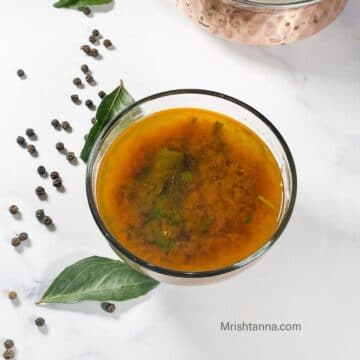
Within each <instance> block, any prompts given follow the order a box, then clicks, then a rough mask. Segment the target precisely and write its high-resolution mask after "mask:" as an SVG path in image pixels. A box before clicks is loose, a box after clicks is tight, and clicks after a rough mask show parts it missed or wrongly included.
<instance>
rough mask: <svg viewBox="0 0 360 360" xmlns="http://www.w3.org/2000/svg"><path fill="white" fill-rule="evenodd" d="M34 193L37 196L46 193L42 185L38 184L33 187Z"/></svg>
mask: <svg viewBox="0 0 360 360" xmlns="http://www.w3.org/2000/svg"><path fill="white" fill-rule="evenodd" d="M35 193H36V195H37V196H39V197H43V196H45V195H46V192H45V189H44V188H43V187H42V186H38V187H37V188H36V189H35Z"/></svg>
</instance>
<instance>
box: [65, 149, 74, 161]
mask: <svg viewBox="0 0 360 360" xmlns="http://www.w3.org/2000/svg"><path fill="white" fill-rule="evenodd" d="M66 159H67V160H68V161H70V162H72V161H74V160H75V154H74V153H73V152H72V151H69V152H68V153H67V154H66Z"/></svg>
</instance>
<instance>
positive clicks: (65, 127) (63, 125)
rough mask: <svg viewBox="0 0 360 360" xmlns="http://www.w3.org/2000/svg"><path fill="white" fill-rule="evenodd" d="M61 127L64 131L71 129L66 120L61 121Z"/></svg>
mask: <svg viewBox="0 0 360 360" xmlns="http://www.w3.org/2000/svg"><path fill="white" fill-rule="evenodd" d="M61 127H62V128H63V129H64V130H65V131H68V130H70V129H71V126H70V123H69V122H68V121H63V122H62V123H61Z"/></svg>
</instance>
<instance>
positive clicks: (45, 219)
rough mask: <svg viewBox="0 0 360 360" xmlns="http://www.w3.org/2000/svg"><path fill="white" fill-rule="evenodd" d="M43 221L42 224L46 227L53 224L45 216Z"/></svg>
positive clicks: (49, 218) (48, 217)
mask: <svg viewBox="0 0 360 360" xmlns="http://www.w3.org/2000/svg"><path fill="white" fill-rule="evenodd" d="M43 220H44V224H45V225H46V226H50V225H51V224H52V223H53V221H52V219H51V217H50V216H45V217H44V219H43Z"/></svg>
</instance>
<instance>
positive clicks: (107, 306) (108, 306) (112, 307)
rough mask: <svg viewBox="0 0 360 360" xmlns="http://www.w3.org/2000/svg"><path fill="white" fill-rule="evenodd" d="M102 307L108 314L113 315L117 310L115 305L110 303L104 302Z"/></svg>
mask: <svg viewBox="0 0 360 360" xmlns="http://www.w3.org/2000/svg"><path fill="white" fill-rule="evenodd" d="M101 307H102V309H103V310H104V311H106V312H108V313H113V312H114V311H115V309H116V307H115V304H112V303H109V302H103V303H102V304H101Z"/></svg>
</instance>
